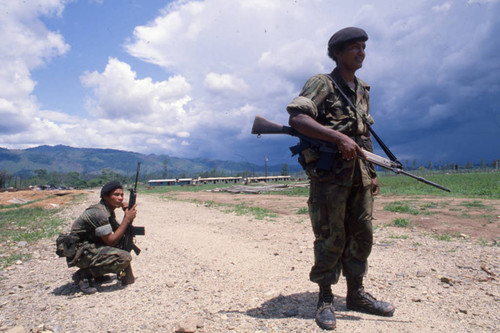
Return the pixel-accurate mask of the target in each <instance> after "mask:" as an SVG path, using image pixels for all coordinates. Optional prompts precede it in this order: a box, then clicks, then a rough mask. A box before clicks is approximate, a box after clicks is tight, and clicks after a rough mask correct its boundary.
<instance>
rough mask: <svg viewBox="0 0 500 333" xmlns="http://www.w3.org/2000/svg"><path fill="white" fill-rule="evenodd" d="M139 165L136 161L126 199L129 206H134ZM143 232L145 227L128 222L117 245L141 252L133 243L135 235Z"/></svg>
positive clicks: (126, 249) (137, 253) (141, 234)
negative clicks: (131, 184) (132, 185)
mask: <svg viewBox="0 0 500 333" xmlns="http://www.w3.org/2000/svg"><path fill="white" fill-rule="evenodd" d="M140 167H141V163H140V162H137V173H136V175H135V184H134V188H131V189H129V191H130V197H129V200H128V207H129V208H132V207H134V205H135V201H136V198H137V181H138V180H139V169H140ZM145 234H146V229H145V228H144V227H136V226H133V225H132V224H129V225H128V227H127V230H125V234H124V235H123V237H122V239H121V240H120V242H119V245H118V247H119V248H121V249H123V250H125V251H128V252H130V251H132V250H134V252H135V254H136V255H139V253H141V249H139V248H138V247H137V246H136V245H135V236H144V235H145Z"/></svg>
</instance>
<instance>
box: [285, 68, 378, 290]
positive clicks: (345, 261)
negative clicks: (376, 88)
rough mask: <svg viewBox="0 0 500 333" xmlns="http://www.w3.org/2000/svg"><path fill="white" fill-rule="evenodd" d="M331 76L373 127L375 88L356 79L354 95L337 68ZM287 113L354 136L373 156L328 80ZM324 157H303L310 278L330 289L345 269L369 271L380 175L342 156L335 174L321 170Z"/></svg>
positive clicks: (353, 273)
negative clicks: (375, 186)
mask: <svg viewBox="0 0 500 333" xmlns="http://www.w3.org/2000/svg"><path fill="white" fill-rule="evenodd" d="M331 75H332V77H333V78H334V79H335V81H336V82H337V84H339V86H340V87H341V89H342V90H343V91H344V92H345V93H346V94H347V96H348V97H349V98H350V99H351V101H352V102H353V103H354V105H355V106H356V108H357V109H358V111H360V112H361V113H363V114H364V116H365V119H366V121H367V122H368V123H370V124H372V123H373V119H372V118H371V116H370V115H369V114H368V112H369V86H368V85H367V84H366V83H364V82H363V81H361V80H360V79H358V78H356V83H357V84H356V91H354V90H352V89H351V88H350V87H348V86H347V84H345V82H344V80H343V79H342V77H341V76H340V75H339V73H338V72H337V69H335V70H334V71H333V72H332V73H331ZM287 111H288V112H289V113H290V114H294V113H297V112H298V113H304V114H307V115H309V116H311V117H312V118H313V119H315V120H316V121H318V122H319V123H320V124H322V125H324V126H326V127H329V128H332V129H334V130H336V131H339V132H341V133H343V134H346V135H348V136H349V137H351V138H352V139H353V140H354V141H355V142H356V143H357V144H358V145H359V146H360V147H361V148H364V149H366V150H368V151H373V145H372V141H371V138H370V136H369V134H368V129H367V126H366V125H365V123H364V122H363V120H362V119H360V117H359V116H358V115H357V114H356V111H354V110H353V109H352V108H351V107H350V106H349V104H348V102H347V101H346V100H345V98H344V97H343V96H342V95H341V94H340V92H339V91H338V90H337V88H335V87H334V85H333V83H332V82H331V80H330V79H329V78H328V77H327V76H326V75H322V74H318V75H315V76H313V77H312V78H310V79H309V80H308V81H307V82H306V84H305V85H304V88H303V89H302V92H301V93H300V95H299V97H297V98H295V99H294V100H293V101H292V102H291V103H290V104H289V105H288V107H287ZM318 158H319V154H318V152H316V151H313V150H311V149H306V150H305V151H303V152H302V154H301V159H302V161H303V162H304V163H303V165H304V166H305V170H306V173H307V175H308V177H309V180H310V184H311V187H310V194H309V200H308V205H309V215H310V218H311V223H312V228H313V231H314V235H315V241H314V257H315V261H314V266H313V267H312V269H311V272H310V279H311V281H313V282H316V283H318V284H320V285H330V284H335V283H337V282H338V279H339V276H340V271H341V270H342V271H343V273H344V275H345V276H350V277H362V276H363V275H364V274H365V273H366V271H367V268H368V264H367V258H368V256H369V254H370V252H371V248H372V244H373V230H372V223H371V220H372V207H373V196H372V188H371V185H372V178H375V177H376V173H375V170H374V169H373V166H372V165H371V164H370V163H367V162H365V161H363V160H361V159H354V160H345V159H343V158H342V155H341V154H340V152H339V153H337V155H336V156H335V160H334V162H333V167H332V168H331V170H330V171H323V170H317V169H316V162H317V160H318Z"/></svg>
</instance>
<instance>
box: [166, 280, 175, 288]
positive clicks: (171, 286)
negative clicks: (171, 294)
mask: <svg viewBox="0 0 500 333" xmlns="http://www.w3.org/2000/svg"><path fill="white" fill-rule="evenodd" d="M165 285H166V286H167V287H169V288H173V287H174V286H175V281H173V280H167V282H165Z"/></svg>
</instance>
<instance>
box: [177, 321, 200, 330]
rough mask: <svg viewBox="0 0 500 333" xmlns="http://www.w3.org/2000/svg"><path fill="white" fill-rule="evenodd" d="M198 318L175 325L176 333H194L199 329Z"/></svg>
mask: <svg viewBox="0 0 500 333" xmlns="http://www.w3.org/2000/svg"><path fill="white" fill-rule="evenodd" d="M196 322H197V320H196V318H186V319H184V320H182V321H180V322H178V323H176V324H175V332H176V333H194V332H196V327H197V323H196Z"/></svg>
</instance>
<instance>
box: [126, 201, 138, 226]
mask: <svg viewBox="0 0 500 333" xmlns="http://www.w3.org/2000/svg"><path fill="white" fill-rule="evenodd" d="M136 207H137V204H135V205H134V206H132V208H130V209H128V205H127V208H126V209H125V216H124V217H123V221H124V222H125V223H127V224H131V223H132V222H133V221H134V219H135V217H136V215H137V210H136Z"/></svg>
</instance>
